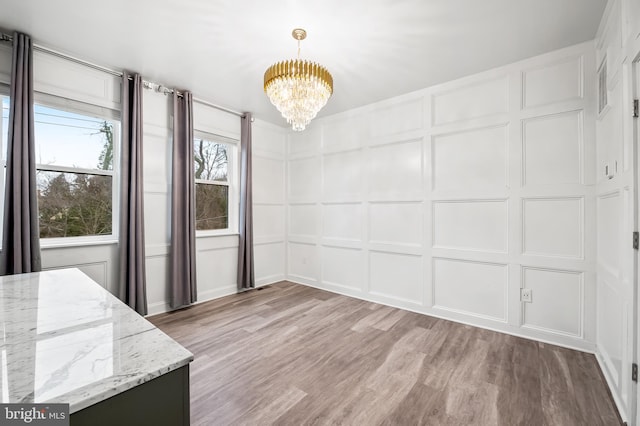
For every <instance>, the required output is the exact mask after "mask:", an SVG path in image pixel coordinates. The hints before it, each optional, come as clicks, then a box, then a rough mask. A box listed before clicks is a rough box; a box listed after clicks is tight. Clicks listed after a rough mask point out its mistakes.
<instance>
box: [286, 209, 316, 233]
mask: <svg viewBox="0 0 640 426" xmlns="http://www.w3.org/2000/svg"><path fill="white" fill-rule="evenodd" d="M321 213H322V212H321V211H320V210H319V209H318V208H317V206H316V205H315V204H290V205H289V229H288V235H289V236H290V237H301V236H302V237H311V238H313V237H315V236H316V235H317V234H318V232H319V229H320V226H319V223H320V215H321Z"/></svg>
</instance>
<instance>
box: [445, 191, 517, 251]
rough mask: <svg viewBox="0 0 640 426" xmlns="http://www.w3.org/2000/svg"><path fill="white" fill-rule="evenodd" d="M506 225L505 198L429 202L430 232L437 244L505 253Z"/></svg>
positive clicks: (451, 247) (506, 246)
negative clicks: (430, 203)
mask: <svg viewBox="0 0 640 426" xmlns="http://www.w3.org/2000/svg"><path fill="white" fill-rule="evenodd" d="M478 224H482V226H478ZM508 225H509V212H508V204H507V200H486V201H485V200H467V201H463V200H460V201H458V200H456V201H434V203H433V229H432V233H433V234H432V235H433V243H434V247H437V248H450V249H459V250H479V251H488V252H499V253H507V248H508V229H509V226H508Z"/></svg>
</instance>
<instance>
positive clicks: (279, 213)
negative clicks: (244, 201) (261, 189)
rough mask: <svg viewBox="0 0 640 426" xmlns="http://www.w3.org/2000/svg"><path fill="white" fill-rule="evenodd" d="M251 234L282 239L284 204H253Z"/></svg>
mask: <svg viewBox="0 0 640 426" xmlns="http://www.w3.org/2000/svg"><path fill="white" fill-rule="evenodd" d="M253 217H254V219H253V236H254V237H255V238H256V239H258V238H260V237H270V238H280V239H284V234H285V230H284V221H285V206H284V205H272V204H254V206H253Z"/></svg>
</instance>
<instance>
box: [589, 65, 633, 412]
mask: <svg viewBox="0 0 640 426" xmlns="http://www.w3.org/2000/svg"><path fill="white" fill-rule="evenodd" d="M638 68H639V67H638V64H637V63H636V64H634V66H633V69H632V71H633V72H631V73H628V74H627V76H628V78H630V79H632V80H634V81H625V79H623V80H619V81H616V82H613V83H611V82H609V83H608V85H607V86H608V92H609V93H608V96H609V100H608V101H607V102H608V105H609V107H610V109H609V110H608V111H604V112H603V113H602V114H601V117H600V122H601V127H604V128H612V127H615V128H618V129H619V131H617V132H610V133H609V134H613V135H617V137H613V138H612V139H611V140H608V141H606V144H605V147H606V149H604V150H603V151H602V152H601V154H600V155H599V166H602V165H604V166H605V167H604V168H603V167H599V170H598V174H599V184H598V188H599V189H598V227H597V229H598V230H597V233H598V342H597V344H598V352H599V355H600V356H601V358H602V359H601V361H602V364H603V367H604V370H605V375H606V376H607V379H608V381H609V385H610V386H611V387H612V388H613V389H612V390H613V394H614V396H615V399H616V400H617V401H616V402H617V404H618V406H619V408H620V409H621V412H622V413H623V416H624V417H626V418H627V419H635V411H636V405H637V401H636V393H637V392H636V384H635V383H634V382H633V381H632V364H633V363H634V362H637V355H636V338H637V322H636V311H637V303H636V301H637V299H636V297H637V296H636V294H637V264H638V262H637V255H638V252H637V251H634V250H633V247H632V243H631V241H632V238H631V237H632V234H633V232H634V231H635V230H637V229H638V207H637V204H638V203H637V198H638V197H637V169H638V166H637V164H638V161H637V155H638V154H637V149H636V147H637V121H638V119H634V118H627V117H631V114H628V113H627V112H630V107H631V101H632V98H633V97H635V98H637V97H638V90H637V86H638V83H639V82H640V80H639V79H638ZM630 70H631V68H630ZM622 117H624V118H622ZM607 172H608V173H607ZM625 414H626V416H625Z"/></svg>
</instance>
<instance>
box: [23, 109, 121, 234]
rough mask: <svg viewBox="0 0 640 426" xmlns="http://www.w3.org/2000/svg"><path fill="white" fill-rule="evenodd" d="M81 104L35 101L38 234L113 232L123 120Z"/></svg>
mask: <svg viewBox="0 0 640 426" xmlns="http://www.w3.org/2000/svg"><path fill="white" fill-rule="evenodd" d="M60 102H64V103H65V104H66V105H72V103H71V102H70V101H60ZM73 104H75V103H73ZM73 106H76V105H73ZM90 107H91V106H87V107H86V108H87V109H90ZM79 108H82V106H79ZM79 108H78V107H76V108H58V107H53V106H49V105H44V104H41V103H36V105H35V107H34V116H35V150H36V169H37V174H36V184H37V191H38V209H39V217H40V238H62V237H83V236H112V235H113V234H114V226H113V219H114V214H113V206H114V191H113V173H114V164H116V163H115V161H114V159H115V153H116V147H117V146H118V137H119V122H118V121H116V120H115V119H114V117H113V114H104V115H105V116H99V115H98V114H90V115H89V114H87V113H85V112H76V111H82V109H79Z"/></svg>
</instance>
